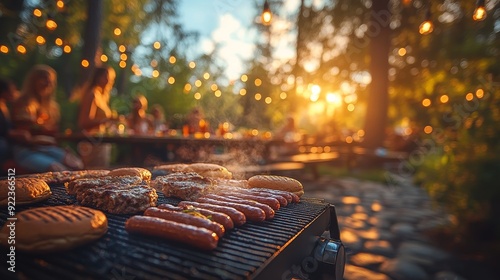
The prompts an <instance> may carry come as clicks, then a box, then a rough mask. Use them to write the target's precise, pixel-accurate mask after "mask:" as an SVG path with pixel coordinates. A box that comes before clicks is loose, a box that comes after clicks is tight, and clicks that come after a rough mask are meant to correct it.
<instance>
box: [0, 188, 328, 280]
mask: <svg viewBox="0 0 500 280" xmlns="http://www.w3.org/2000/svg"><path fill="white" fill-rule="evenodd" d="M51 188H52V193H53V194H52V196H51V198H50V199H49V200H47V201H45V202H42V203H38V204H36V205H32V206H29V207H18V208H17V209H16V212H20V211H22V210H25V209H28V208H32V207H40V206H54V205H65V204H76V200H75V199H74V198H73V197H71V196H68V195H67V194H66V191H65V190H64V187H63V186H62V185H61V184H55V185H53V186H51ZM158 195H159V201H158V202H159V203H171V204H176V203H177V202H178V200H175V199H170V198H165V197H164V196H163V194H161V193H159V194H158ZM327 208H328V204H326V203H323V202H319V201H316V200H311V201H302V202H301V203H298V204H291V205H288V206H287V207H282V208H281V209H280V210H278V211H276V215H275V218H274V219H273V220H271V221H264V222H261V223H251V222H248V223H247V224H245V225H243V226H242V227H238V228H235V229H233V230H231V231H229V232H227V233H226V235H225V236H224V237H223V238H221V239H220V241H219V245H218V247H217V248H216V249H215V250H213V251H211V252H204V251H200V250H197V249H194V248H191V247H188V246H184V245H180V244H175V243H174V242H170V241H168V240H164V239H160V238H152V237H146V236H140V235H131V234H128V233H127V232H126V231H125V229H124V224H125V221H126V219H127V218H128V217H130V216H131V215H114V214H106V216H107V217H108V226H109V229H108V232H107V233H106V235H105V236H103V237H102V238H101V239H99V240H98V241H96V242H94V243H91V244H88V245H84V246H81V247H79V248H76V249H73V250H70V251H67V252H59V253H53V254H44V255H30V254H26V253H22V252H19V251H17V252H16V273H15V275H14V273H12V272H9V271H7V269H6V268H5V269H1V270H0V278H1V279H12V278H16V277H17V278H19V279H111V278H114V279H246V278H253V277H254V276H255V273H256V271H257V270H258V269H260V270H262V267H263V266H265V265H267V264H268V263H269V260H270V259H271V257H272V256H276V254H277V253H279V251H280V250H281V249H282V247H283V246H285V245H286V244H287V243H288V242H290V240H291V239H293V238H294V237H296V236H297V235H298V234H299V233H300V232H301V230H303V229H304V227H306V226H308V225H309V224H310V223H311V222H312V221H313V220H314V219H315V218H317V217H318V216H319V215H320V214H321V213H324V212H328V211H326V210H327ZM0 214H1V215H0V221H1V223H2V224H3V223H4V222H5V221H6V219H7V212H6V209H2V211H1V213H0ZM325 229H326V228H325ZM3 250H4V252H5V253H1V255H0V262H1V263H2V266H5V264H6V254H7V252H6V251H7V250H6V249H5V248H3Z"/></svg>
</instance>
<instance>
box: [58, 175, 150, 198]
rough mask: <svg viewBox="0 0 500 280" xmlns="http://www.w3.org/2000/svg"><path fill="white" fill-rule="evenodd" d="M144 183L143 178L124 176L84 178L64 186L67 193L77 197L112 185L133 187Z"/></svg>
mask: <svg viewBox="0 0 500 280" xmlns="http://www.w3.org/2000/svg"><path fill="white" fill-rule="evenodd" d="M141 182H143V181H142V178H141V177H139V176H122V177H110V176H109V177H108V176H107V177H100V178H84V179H76V180H73V181H70V182H67V183H65V184H64V186H65V187H66V191H67V192H68V194H70V195H76V194H78V193H79V192H81V191H83V190H86V189H91V188H97V187H101V186H105V185H108V184H111V183H118V184H120V185H131V184H139V183H141Z"/></svg>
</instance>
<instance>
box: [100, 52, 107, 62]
mask: <svg viewBox="0 0 500 280" xmlns="http://www.w3.org/2000/svg"><path fill="white" fill-rule="evenodd" d="M101 61H102V62H107V61H108V56H107V55H105V54H101Z"/></svg>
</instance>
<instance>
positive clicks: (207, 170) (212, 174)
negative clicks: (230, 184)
mask: <svg viewBox="0 0 500 280" xmlns="http://www.w3.org/2000/svg"><path fill="white" fill-rule="evenodd" d="M183 171H184V172H196V173H198V174H200V175H201V176H203V177H208V178H221V179H231V178H233V174H232V173H231V172H229V170H227V168H225V167H224V166H221V165H218V164H213V163H192V164H190V165H189V166H187V167H186V168H185V169H184V170H183Z"/></svg>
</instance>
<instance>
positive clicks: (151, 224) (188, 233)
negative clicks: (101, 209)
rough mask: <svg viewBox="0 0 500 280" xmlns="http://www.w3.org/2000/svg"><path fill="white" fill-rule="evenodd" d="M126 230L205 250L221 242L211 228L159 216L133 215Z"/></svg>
mask: <svg viewBox="0 0 500 280" xmlns="http://www.w3.org/2000/svg"><path fill="white" fill-rule="evenodd" d="M125 230H127V231H128V232H131V233H141V234H145V235H151V236H157V237H162V238H166V239H170V240H174V241H178V242H182V243H184V244H188V245H190V246H193V247H197V248H199V249H203V250H213V249H215V248H216V247H217V243H218V242H219V237H218V236H217V234H216V233H215V232H213V231H211V230H208V229H206V228H199V227H195V226H192V225H187V224H182V223H178V222H174V221H169V220H164V219H161V218H157V217H149V216H133V217H131V218H129V219H128V220H127V221H126V222H125Z"/></svg>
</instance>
